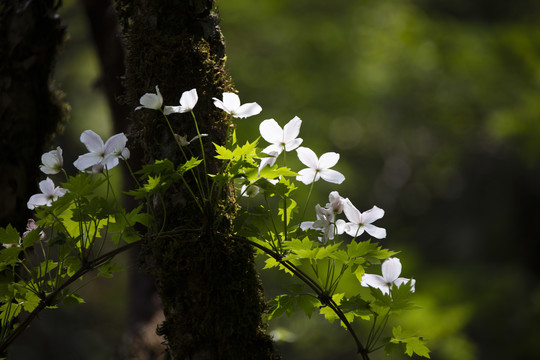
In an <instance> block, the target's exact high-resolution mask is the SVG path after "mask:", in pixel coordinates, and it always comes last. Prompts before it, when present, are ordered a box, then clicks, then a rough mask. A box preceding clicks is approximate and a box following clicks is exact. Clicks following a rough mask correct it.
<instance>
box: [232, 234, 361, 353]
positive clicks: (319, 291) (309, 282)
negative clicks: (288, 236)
mask: <svg viewBox="0 0 540 360" xmlns="http://www.w3.org/2000/svg"><path fill="white" fill-rule="evenodd" d="M232 237H233V238H234V239H237V240H240V241H244V242H248V243H249V244H251V245H253V246H255V247H257V248H259V249H261V250H262V251H264V252H265V253H266V254H268V255H270V256H271V257H273V258H274V259H275V260H277V261H278V262H279V263H280V264H281V265H283V266H284V267H285V268H286V269H287V270H289V271H291V272H292V273H293V274H294V275H296V276H297V277H298V278H299V279H300V280H302V281H303V282H304V283H305V284H306V285H308V286H309V287H310V288H311V289H312V290H313V291H314V292H315V293H316V294H317V296H318V298H319V300H320V301H321V303H322V304H323V305H326V306H328V307H329V308H330V309H332V311H334V313H335V314H336V315H337V316H338V317H339V319H340V320H341V321H342V322H343V324H344V325H345V327H346V328H347V330H348V331H349V333H350V334H351V336H352V337H353V339H354V341H355V343H356V346H357V349H358V353H359V354H360V355H361V356H362V359H363V360H369V356H368V351H367V350H366V348H365V347H364V346H363V345H362V343H361V342H360V340H359V339H358V336H356V332H355V331H354V329H353V327H352V325H351V323H350V322H349V320H347V317H346V316H345V314H344V313H343V311H341V309H340V308H339V306H338V305H337V304H336V302H335V301H334V300H333V299H332V298H331V297H329V296H328V295H327V294H326V293H325V292H324V290H323V289H322V288H321V287H320V285H319V284H317V283H316V282H315V281H314V280H313V279H312V278H311V277H309V276H308V275H306V274H305V273H304V272H303V271H302V270H300V269H299V268H298V267H296V266H295V265H294V264H292V263H291V262H289V261H287V260H283V257H282V256H281V255H280V254H277V253H276V252H274V251H272V250H270V249H268V248H266V247H264V246H262V245H260V244H257V243H255V242H253V241H250V240H249V239H246V238H242V237H239V236H234V235H233V236H232Z"/></svg>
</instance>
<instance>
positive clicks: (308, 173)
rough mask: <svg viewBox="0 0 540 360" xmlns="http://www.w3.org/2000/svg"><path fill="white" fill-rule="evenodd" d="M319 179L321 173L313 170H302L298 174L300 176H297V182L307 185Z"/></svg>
mask: <svg viewBox="0 0 540 360" xmlns="http://www.w3.org/2000/svg"><path fill="white" fill-rule="evenodd" d="M319 177H320V175H319V173H318V172H316V171H315V170H313V169H302V170H300V171H299V172H298V176H296V180H298V181H301V182H303V183H304V184H306V185H309V184H311V183H312V182H315V181H317V180H319Z"/></svg>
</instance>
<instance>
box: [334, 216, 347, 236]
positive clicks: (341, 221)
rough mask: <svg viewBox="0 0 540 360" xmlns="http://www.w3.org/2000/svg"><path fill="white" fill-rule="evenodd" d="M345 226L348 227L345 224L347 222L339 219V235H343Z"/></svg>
mask: <svg viewBox="0 0 540 360" xmlns="http://www.w3.org/2000/svg"><path fill="white" fill-rule="evenodd" d="M345 226H346V223H345V220H343V219H338V220H337V221H336V229H337V233H338V234H343V233H344V232H345Z"/></svg>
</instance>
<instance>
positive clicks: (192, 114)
mask: <svg viewBox="0 0 540 360" xmlns="http://www.w3.org/2000/svg"><path fill="white" fill-rule="evenodd" d="M190 112H191V116H192V117H193V121H194V122H195V130H197V136H198V137H199V144H200V145H201V153H202V158H203V165H204V174H205V175H204V179H205V181H206V189H209V188H210V186H209V184H208V171H207V170H206V158H205V154H204V146H203V142H202V137H201V132H200V131H199V125H198V124H197V118H196V117H195V114H194V113H193V110H191V111H190ZM210 196H212V194H209V197H210Z"/></svg>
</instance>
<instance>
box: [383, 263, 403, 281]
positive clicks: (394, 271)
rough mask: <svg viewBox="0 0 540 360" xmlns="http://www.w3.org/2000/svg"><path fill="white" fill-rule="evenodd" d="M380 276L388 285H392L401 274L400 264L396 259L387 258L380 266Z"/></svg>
mask: <svg viewBox="0 0 540 360" xmlns="http://www.w3.org/2000/svg"><path fill="white" fill-rule="evenodd" d="M381 271H382V276H383V277H384V279H385V280H386V282H388V283H393V282H394V281H396V279H397V278H398V277H399V274H401V262H400V261H399V259H398V258H388V259H386V260H385V261H384V262H383V264H382V266H381Z"/></svg>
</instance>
